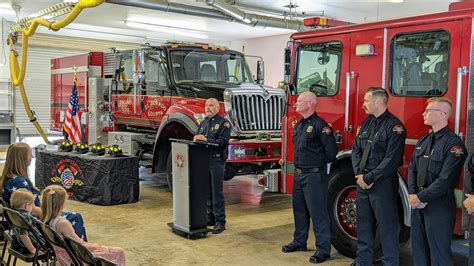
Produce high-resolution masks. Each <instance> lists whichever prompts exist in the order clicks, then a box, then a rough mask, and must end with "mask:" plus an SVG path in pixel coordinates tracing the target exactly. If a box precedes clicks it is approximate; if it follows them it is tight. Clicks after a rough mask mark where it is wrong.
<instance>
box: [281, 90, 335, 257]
mask: <svg viewBox="0 0 474 266" xmlns="http://www.w3.org/2000/svg"><path fill="white" fill-rule="evenodd" d="M316 102H317V98H316V95H315V94H314V93H312V92H303V93H302V94H301V95H300V96H299V97H298V100H297V102H296V111H297V112H298V113H299V114H301V115H302V116H303V118H302V119H301V120H300V121H299V122H298V123H296V125H295V127H294V130H293V145H294V156H295V175H294V183H293V214H294V219H295V232H294V238H293V241H292V242H291V243H290V244H288V245H285V246H283V247H282V251H283V252H285V253H287V252H294V251H305V250H306V249H307V248H306V242H307V240H308V230H309V225H310V223H309V220H310V218H311V219H312V221H313V230H314V235H315V237H316V247H317V250H316V252H315V253H314V255H313V256H311V257H310V260H309V261H310V262H311V263H321V262H323V261H326V260H327V259H329V257H330V254H331V239H330V238H331V237H330V233H331V232H330V227H329V214H328V210H327V193H328V175H327V168H326V165H327V164H328V163H331V162H333V161H334V160H335V158H336V154H337V147H336V140H335V138H334V135H333V131H332V128H331V127H330V126H329V125H328V124H327V123H326V122H325V121H324V120H323V119H321V118H320V117H319V116H318V115H317V114H316V113H315V108H316Z"/></svg>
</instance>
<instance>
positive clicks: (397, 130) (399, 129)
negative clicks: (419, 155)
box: [392, 125, 405, 135]
mask: <svg viewBox="0 0 474 266" xmlns="http://www.w3.org/2000/svg"><path fill="white" fill-rule="evenodd" d="M392 131H393V132H395V133H397V134H398V135H401V134H403V133H404V132H405V129H404V128H403V126H402V125H395V126H393V127H392Z"/></svg>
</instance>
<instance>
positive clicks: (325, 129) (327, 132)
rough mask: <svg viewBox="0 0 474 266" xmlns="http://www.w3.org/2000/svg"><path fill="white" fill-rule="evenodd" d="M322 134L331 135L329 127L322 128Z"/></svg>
mask: <svg viewBox="0 0 474 266" xmlns="http://www.w3.org/2000/svg"><path fill="white" fill-rule="evenodd" d="M322 132H323V134H326V135H330V134H331V133H332V130H331V128H330V127H323V131H322Z"/></svg>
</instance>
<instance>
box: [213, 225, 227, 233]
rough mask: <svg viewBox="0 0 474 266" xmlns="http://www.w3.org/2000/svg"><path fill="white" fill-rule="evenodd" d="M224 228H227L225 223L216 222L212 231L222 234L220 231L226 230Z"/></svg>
mask: <svg viewBox="0 0 474 266" xmlns="http://www.w3.org/2000/svg"><path fill="white" fill-rule="evenodd" d="M224 230H225V225H221V224H216V225H215V226H214V228H213V229H212V233H213V234H220V233H222V232H224Z"/></svg>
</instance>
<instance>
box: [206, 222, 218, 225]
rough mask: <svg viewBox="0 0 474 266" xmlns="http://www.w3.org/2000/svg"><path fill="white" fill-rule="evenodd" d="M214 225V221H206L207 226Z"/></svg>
mask: <svg viewBox="0 0 474 266" xmlns="http://www.w3.org/2000/svg"><path fill="white" fill-rule="evenodd" d="M214 225H216V221H207V226H214Z"/></svg>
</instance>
